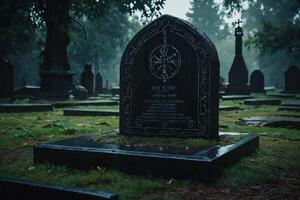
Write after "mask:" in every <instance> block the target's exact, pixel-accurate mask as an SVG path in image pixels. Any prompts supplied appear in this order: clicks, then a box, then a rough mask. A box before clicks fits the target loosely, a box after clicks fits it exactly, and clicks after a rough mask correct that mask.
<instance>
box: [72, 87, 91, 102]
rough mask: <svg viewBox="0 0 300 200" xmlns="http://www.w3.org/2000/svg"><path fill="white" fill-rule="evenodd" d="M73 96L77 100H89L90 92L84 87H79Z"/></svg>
mask: <svg viewBox="0 0 300 200" xmlns="http://www.w3.org/2000/svg"><path fill="white" fill-rule="evenodd" d="M73 95H74V97H75V98H76V99H79V100H85V99H87V98H88V90H87V89H86V88H85V87H84V86H82V85H77V86H75V87H74V88H73Z"/></svg>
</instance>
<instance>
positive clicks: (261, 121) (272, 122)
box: [241, 116, 300, 129]
mask: <svg viewBox="0 0 300 200" xmlns="http://www.w3.org/2000/svg"><path fill="white" fill-rule="evenodd" d="M241 124H243V125H247V126H267V127H280V128H292V129H300V118H293V117H274V116H270V117H249V118H244V119H242V120H241Z"/></svg>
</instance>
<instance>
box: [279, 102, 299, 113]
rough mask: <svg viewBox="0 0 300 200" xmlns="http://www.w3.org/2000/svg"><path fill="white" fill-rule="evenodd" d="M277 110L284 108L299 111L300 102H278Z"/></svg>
mask: <svg viewBox="0 0 300 200" xmlns="http://www.w3.org/2000/svg"><path fill="white" fill-rule="evenodd" d="M278 110H286V111H297V112H299V111H300V104H297V103H285V104H280V105H279V106H278Z"/></svg>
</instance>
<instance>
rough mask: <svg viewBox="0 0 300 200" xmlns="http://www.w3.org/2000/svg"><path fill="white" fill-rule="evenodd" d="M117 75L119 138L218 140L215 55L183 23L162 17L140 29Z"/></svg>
mask: <svg viewBox="0 0 300 200" xmlns="http://www.w3.org/2000/svg"><path fill="white" fill-rule="evenodd" d="M120 73H121V101H120V104H121V107H120V111H121V113H120V133H121V134H127V135H175V136H193V137H195V136H196V137H209V138H217V137H218V108H219V106H218V105H219V76H220V74H219V59H218V55H217V51H216V48H215V46H214V44H213V43H212V42H211V41H210V40H209V39H208V38H207V36H206V35H205V34H204V33H202V32H199V31H198V30H197V29H196V28H195V27H193V26H192V25H191V24H189V23H188V22H185V21H183V20H180V19H178V18H175V17H172V16H169V15H164V16H162V17H160V18H158V19H156V20H155V21H153V22H151V23H150V24H148V25H147V26H145V27H144V28H143V29H142V30H141V31H139V32H138V33H137V34H136V35H135V37H134V38H133V39H132V40H131V41H130V43H129V44H128V46H127V47H126V49H125V51H124V53H123V57H122V61H121V70H120ZM216 77H217V78H216Z"/></svg>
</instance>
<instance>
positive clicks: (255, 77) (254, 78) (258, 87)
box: [250, 69, 265, 93]
mask: <svg viewBox="0 0 300 200" xmlns="http://www.w3.org/2000/svg"><path fill="white" fill-rule="evenodd" d="M250 86H251V92H254V93H255V92H257V93H261V92H262V93H263V92H265V77H264V74H263V73H262V72H261V71H260V70H258V69H257V70H254V71H253V72H252V73H251V76H250Z"/></svg>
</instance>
